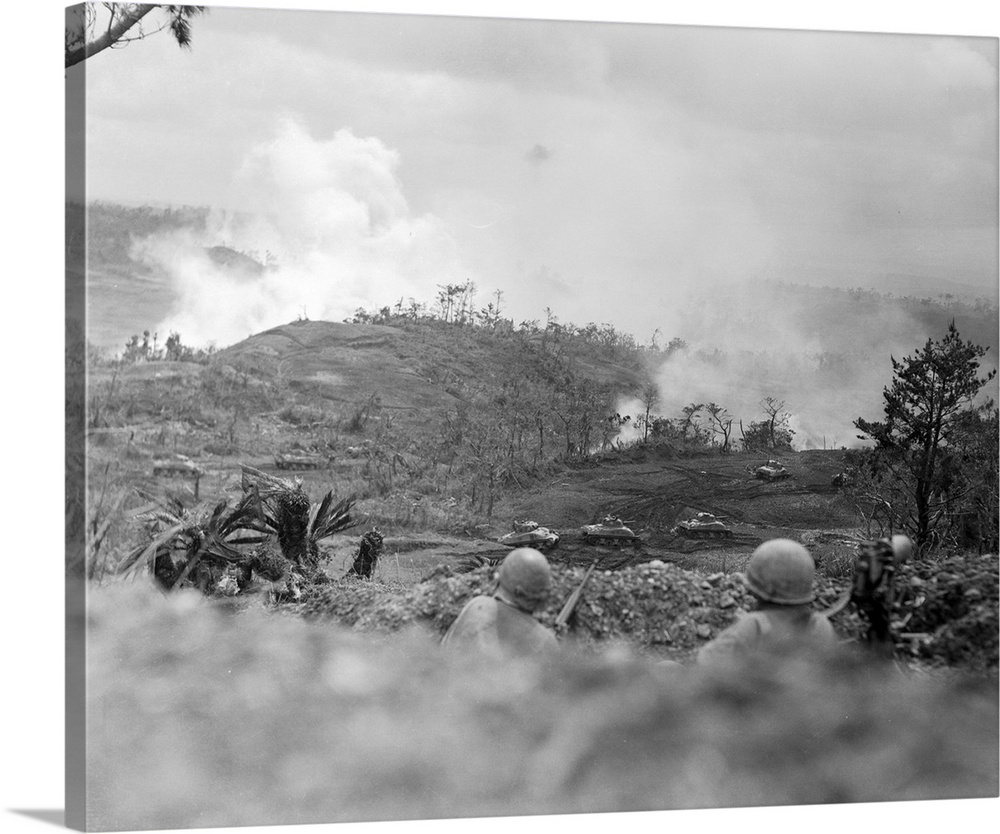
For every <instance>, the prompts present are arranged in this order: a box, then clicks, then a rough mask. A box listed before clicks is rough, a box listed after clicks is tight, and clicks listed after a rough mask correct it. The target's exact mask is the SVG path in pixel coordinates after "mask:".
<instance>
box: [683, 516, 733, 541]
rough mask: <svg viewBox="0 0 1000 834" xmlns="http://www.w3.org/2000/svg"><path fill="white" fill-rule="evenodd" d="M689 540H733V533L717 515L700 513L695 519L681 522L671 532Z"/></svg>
mask: <svg viewBox="0 0 1000 834" xmlns="http://www.w3.org/2000/svg"><path fill="white" fill-rule="evenodd" d="M670 532H671V533H673V534H674V535H677V536H684V538H687V539H731V538H732V537H733V531H732V530H730V529H729V527H727V526H726V525H725V524H724V523H723V522H722V521H721V520H720V519H719V517H718V516H717V515H713V514H712V513H698V514H697V515H696V516H694V518H689V519H687V520H685V521H681V522H679V523H678V524H677V526H676V527H674V528H673V529H672V530H671V531H670Z"/></svg>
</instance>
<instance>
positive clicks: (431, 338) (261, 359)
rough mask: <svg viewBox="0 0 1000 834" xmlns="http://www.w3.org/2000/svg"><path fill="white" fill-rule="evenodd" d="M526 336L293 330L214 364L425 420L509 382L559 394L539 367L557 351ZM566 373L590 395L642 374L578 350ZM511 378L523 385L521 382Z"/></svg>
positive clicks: (270, 334) (426, 327) (244, 345)
mask: <svg viewBox="0 0 1000 834" xmlns="http://www.w3.org/2000/svg"><path fill="white" fill-rule="evenodd" d="M551 345H552V343H551V340H550V343H549V346H548V347H547V348H543V347H542V344H541V339H540V338H538V337H537V336H534V337H528V336H525V337H517V336H513V335H512V336H510V337H508V338H503V337H497V336H494V335H493V334H490V333H487V332H485V331H482V330H481V329H476V328H472V327H462V326H457V325H447V324H444V323H443V322H426V323H423V324H417V323H413V324H410V325H409V326H388V325H381V324H345V323H341V322H324V321H297V322H290V323H289V324H284V325H281V326H280V327H275V328H272V329H270V330H266V331H264V332H263V333H258V334H256V335H254V336H251V337H250V338H249V339H246V340H244V341H242V342H240V343H238V344H236V345H232V346H231V347H229V348H226V349H225V350H222V351H220V352H219V353H218V354H217V355H216V356H215V357H214V360H213V361H214V362H215V363H224V364H230V365H236V366H243V367H250V368H254V369H256V373H257V374H258V375H261V376H267V377H273V378H280V379H281V380H282V382H283V383H284V384H287V385H288V386H289V387H290V388H291V389H292V390H293V391H295V392H296V393H297V394H298V395H299V396H301V397H303V398H304V399H309V400H311V401H315V402H317V403H322V402H324V401H325V402H327V403H329V404H330V405H331V406H334V405H336V404H344V403H360V402H362V401H364V400H365V399H366V398H368V397H370V396H371V395H376V396H378V398H379V400H380V402H381V406H382V407H383V408H387V409H391V410H395V411H402V412H409V413H410V414H411V417H413V418H414V419H417V420H420V421H426V419H427V417H428V416H429V415H428V412H430V411H434V410H441V409H448V408H454V407H455V406H456V405H458V404H459V403H461V402H463V401H466V400H468V399H469V398H470V397H472V396H473V395H474V393H475V392H476V391H478V390H480V389H486V388H495V387H502V386H503V385H505V384H507V383H511V384H516V383H517V382H518V381H523V382H524V383H525V384H528V383H532V382H533V383H534V384H535V385H537V386H539V387H541V388H542V389H545V388H546V387H547V386H551V387H552V388H553V389H555V388H556V387H557V385H556V383H557V382H558V380H556V379H554V378H553V374H554V373H557V372H558V371H556V370H555V369H554V368H553V367H551V366H549V365H548V363H547V362H546V356H547V355H551V354H552V353H554V352H555V349H553V348H552V346H551ZM560 351H561V355H562V356H563V357H564V359H565V362H566V367H569V366H572V368H573V373H575V374H576V375H577V376H578V377H579V378H580V379H582V380H587V381H588V382H589V383H592V384H593V385H595V386H606V387H607V388H608V389H609V390H610V391H614V392H616V393H632V392H634V391H637V390H638V389H639V388H641V386H642V385H643V384H645V383H646V382H648V380H649V375H648V374H647V373H646V371H645V369H644V368H643V366H642V365H641V364H640V363H638V362H637V360H636V358H635V357H634V356H633V357H632V358H631V361H628V359H627V358H626V361H621V360H615V359H614V358H613V357H611V356H603V355H602V352H601V351H599V350H586V349H585V346H584V345H581V344H576V345H568V344H567V343H564V345H563V346H562V347H561V348H560ZM519 374H521V375H523V379H520V380H519Z"/></svg>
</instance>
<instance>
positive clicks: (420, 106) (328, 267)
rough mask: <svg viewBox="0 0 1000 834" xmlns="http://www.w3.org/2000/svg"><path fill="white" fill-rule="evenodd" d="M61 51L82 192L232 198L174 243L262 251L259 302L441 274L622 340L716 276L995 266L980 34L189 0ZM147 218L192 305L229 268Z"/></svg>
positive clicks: (355, 302)
mask: <svg viewBox="0 0 1000 834" xmlns="http://www.w3.org/2000/svg"><path fill="white" fill-rule="evenodd" d="M313 5H319V6H320V7H322V6H324V5H325V6H326V7H327V8H329V7H330V6H331V4H322V3H320V4H313ZM85 66H86V72H87V91H88V117H89V121H88V126H87V130H88V133H87V137H88V143H89V144H88V186H89V197H91V198H104V199H113V200H123V201H130V202H170V203H178V204H190V205H210V206H213V207H216V208H219V209H230V210H240V211H246V212H252V213H254V214H256V215H257V216H258V217H259V218H260V219H259V221H257V222H255V223H253V224H250V225H248V224H247V223H245V222H243V223H234V222H233V220H232V218H231V217H229V218H228V219H227V218H226V217H223V216H221V215H220V217H219V221H218V222H219V225H218V226H217V227H216V228H215V229H214V230H213V234H214V235H215V238H216V239H215V240H207V241H198V243H202V242H206V243H215V242H222V241H223V240H225V242H227V243H230V244H231V245H234V246H237V247H238V248H242V249H257V250H258V251H261V252H263V251H264V250H265V249H267V250H270V251H272V252H273V253H275V255H276V256H277V258H278V262H279V263H280V264H281V265H282V268H283V270H282V273H281V275H280V280H278V281H275V282H273V284H274V285H272V286H261V287H258V288H257V290H259V291H258V292H257V293H256V295H255V296H254V299H253V303H254V306H255V309H256V310H257V312H258V313H260V314H263V315H264V317H265V319H266V317H267V316H268V315H273V316H276V320H275V321H271V322H269V323H270V324H276V323H280V322H282V321H287V320H288V319H289V318H290V317H294V316H293V315H289V311H295V310H301V309H303V308H306V309H307V310H308V312H309V314H310V315H311V317H313V318H321V317H332V318H342V317H343V316H344V315H346V314H348V313H350V312H351V311H353V309H354V308H355V307H357V306H366V307H373V306H381V305H383V304H390V303H392V302H394V301H395V300H396V299H398V298H400V297H415V298H416V299H417V300H418V301H432V300H433V297H434V295H435V293H436V291H437V286H438V285H440V284H444V283H450V282H460V281H464V280H469V279H471V280H473V281H475V283H476V285H477V286H478V288H479V290H480V297H481V300H482V302H483V303H485V302H486V301H487V300H488V299H489V296H490V294H492V293H494V292H495V291H496V290H502V291H503V293H504V298H505V300H504V306H505V307H506V308H507V311H508V312H510V313H511V314H512V315H514V316H515V317H516V318H518V319H524V318H541V319H544V317H545V313H544V309H545V308H546V307H550V308H551V309H552V310H553V312H554V313H555V314H556V315H557V316H559V318H560V320H563V321H573V322H576V323H578V324H584V323H586V322H588V321H595V322H598V323H600V322H605V321H609V322H611V323H613V324H615V325H616V326H619V327H622V328H624V329H626V330H629V331H631V332H633V333H634V334H635V335H636V337H637V338H638V339H639V340H640V341H645V340H648V338H649V335H650V334H651V333H652V332H653V330H654V329H657V328H659V329H660V330H661V332H662V333H665V334H668V335H669V334H671V333H672V332H674V331H675V330H676V329H677V327H678V326H679V323H680V317H679V316H678V315H677V314H676V310H677V308H678V305H679V303H680V301H681V300H682V299H683V298H684V297H685V294H687V293H689V292H690V291H692V290H699V289H703V288H704V287H706V286H715V285H716V282H720V283H721V285H722V286H725V285H727V284H732V283H737V282H742V281H745V280H753V279H755V278H761V277H763V278H775V279H780V280H784V281H790V282H799V283H815V284H823V283H826V284H830V285H836V286H859V285H860V286H885V287H887V288H889V289H891V290H892V291H894V292H897V293H900V292H902V291H904V290H905V287H906V286H907V284H906V282H912V284H913V286H914V287H915V288H916V290H917V291H918V292H925V291H926V289H927V282H929V281H931V280H938V281H947V282H955V283H957V284H961V285H965V286H966V287H968V288H970V289H971V290H972V291H973V292H977V293H981V294H982V295H985V296H987V297H989V298H995V297H996V294H997V235H998V219H997V198H998V193H997V180H998V172H997V41H996V39H995V38H991V37H954V36H928V35H889V34H858V33H844V32H818V31H811V32H810V31H794V32H789V31H777V30H773V29H771V30H768V29H756V30H754V29H739V28H725V27H722V26H714V27H697V26H666V25H655V24H645V25H643V24H634V23H586V22H584V23H581V22H554V21H540V20H523V19H522V20H510V19H507V20H505V19H484V18H465V19H463V18H456V17H447V16H438V15H436V16H402V15H397V14H363V13H339V12H331V11H313V12H309V11H288V10H281V11H269V10H266V9H260V8H256V9H245V8H244V9H234V8H224V7H213V8H212V9H211V12H210V14H208V15H207V16H204V17H201V18H198V19H196V20H195V21H194V48H193V49H192V50H190V51H183V50H180V49H179V48H178V47H177V45H176V44H175V43H174V42H172V40H171V39H170V38H169V37H167V36H165V35H163V34H161V35H158V36H156V37H155V38H150V39H149V40H146V41H144V42H141V43H137V44H133V45H130V46H128V47H127V48H125V49H122V50H116V51H108V52H105V53H103V54H101V55H98V56H96V57H94V58H92V59H90V60H89V61H88V62H87V63H86V65H85ZM72 71H73V70H71V72H72ZM187 243H190V241H188V242H187ZM158 244H159V245H158V246H154V247H152V248H148V249H147V251H146V252H145V255H144V256H145V257H147V259H149V260H150V261H151V262H154V261H155V262H157V263H158V264H159V265H161V266H164V267H167V268H169V269H172V270H174V271H175V272H177V273H178V276H179V277H178V283H179V284H183V285H184V286H186V287H187V288H188V291H189V292H190V293H192V294H191V295H189V296H188V300H187V307H188V308H189V309H188V310H187V313H188V318H187V319H185V318H184V317H183V316H181V317H180V318H176V319H175V320H174V321H176V322H177V323H178V326H181V325H186V327H187V329H186V330H182V332H191V329H192V328H197V327H198V325H197V323H196V322H195V321H194V320H193V319H192V318H191V317H192V316H193V315H195V314H194V313H192V312H191V309H193V308H196V307H202V306H203V305H204V304H205V303H206V302H209V301H211V300H212V298H218V297H220V295H221V296H222V297H224V296H225V293H226V292H229V291H230V290H231V289H232V287H229V286H225V285H224V284H220V285H219V287H221V289H219V291H218V292H215V293H208V295H207V297H206V295H205V294H201V295H199V294H198V288H199V287H201V286H202V285H204V284H205V283H206V282H207V281H209V279H206V278H205V277H204V274H203V273H204V269H205V267H204V266H203V265H201V264H198V263H191V262H188V263H187V265H186V267H185V266H179V265H178V264H177V263H176V262H175V259H174V258H173V257H172V255H171V253H174V254H176V253H177V252H178V251H179V249H180V248H182V247H183V246H184V245H185V243H184V242H180V241H160V242H158ZM185 269H186V273H184V271H185ZM181 273H184V274H181ZM185 275H186V277H185ZM899 276H906V277H905V278H903V279H902V280H903V282H904V283H903V284H902V285H901V284H900V283H899V281H900V278H899ZM219 280H222V279H219ZM893 280H895V281H896V283H895V284H893V283H891V281H893ZM887 281H888V282H890V283H886V282H887ZM942 286H944V285H942ZM203 288H204V287H203ZM951 288H952V287H951V286H950V285H948V286H946V287H945V289H951ZM206 292H207V289H206ZM178 315H179V316H180V315H181V313H180V312H178ZM262 323H268V322H266V321H263V320H260V319H254V320H253V321H252V322H251V326H250V329H251V330H252V329H255V328H258V325H260V324H262ZM233 326H234V328H236V329H237V330H238V334H237V335H238V336H239V337H242V336H244V335H247V333H246V332H243V331H244V330H245V329H246V328H242V326H240V325H239V324H238V323H234V325H233Z"/></svg>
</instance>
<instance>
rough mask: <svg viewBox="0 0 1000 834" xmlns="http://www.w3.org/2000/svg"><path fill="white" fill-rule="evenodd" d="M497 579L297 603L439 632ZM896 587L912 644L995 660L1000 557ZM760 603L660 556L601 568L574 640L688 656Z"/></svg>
mask: <svg viewBox="0 0 1000 834" xmlns="http://www.w3.org/2000/svg"><path fill="white" fill-rule="evenodd" d="M585 571H586V568H585V567H584V566H570V565H565V564H558V563H556V564H554V566H553V578H552V592H551V594H550V596H549V601H548V603H547V605H546V606H545V607H544V608H543V609H542V610H541V611H539V612H538V614H537V616H538V619H539V620H540V621H541V622H542V623H544V624H545V625H548V626H552V624H553V623H554V621H555V618H556V616H557V615H558V613H559V610H560V608H561V607H562V603H563V601H564V600H565V599H566V598H567V597H568V596H569V595H570V594H571V593H572V591H573V589H574V588H576V587H577V585H579V583H580V582H581V581H582V579H583V575H584V573H585ZM494 581H495V580H494V571H493V569H491V568H489V567H482V568H478V569H476V570H474V571H472V572H470V573H455V572H454V571H453V570H452V569H451V568H449V567H448V566H446V565H442V566H441V567H439V568H438V569H436V570H435V571H434V572H433V573H432V574H431V575H429V576H427V577H425V578H424V579H423V580H422V581H421V582H418V583H417V584H416V585H413V586H406V585H402V584H398V585H395V586H393V585H383V584H381V583H372V582H358V581H349V580H344V581H340V582H332V583H328V584H324V585H320V586H310V587H307V588H305V589H303V595H302V598H301V599H300V600H299V601H298V602H296V603H295V604H294V605H291V606H289V608H290V609H291V610H293V611H294V612H296V613H299V614H301V615H303V616H306V617H309V618H323V619H330V620H334V621H337V622H339V623H341V624H343V625H347V626H350V627H352V628H355V629H358V630H362V631H372V632H378V633H390V632H393V631H397V630H399V629H401V628H404V627H407V626H420V627H423V628H427V629H429V630H430V631H431V632H432V633H434V634H436V635H438V636H440V635H442V634H443V633H444V632H445V631H446V630H447V628H448V626H449V625H450V624H451V622H452V621H453V620H454V619H455V617H457V616H458V613H459V611H461V609H462V606H464V605H465V603H466V602H468V600H469V599H471V598H472V597H473V596H475V595H476V594H480V593H486V592H489V591H490V590H491V589H492V588H493V587H494ZM846 587H847V585H846V582H845V581H844V580H833V579H829V578H826V577H820V578H819V579H818V580H817V598H816V601H815V603H814V607H815V608H816V610H823V609H825V608H828V607H829V606H831V605H832V604H833V603H834V601H835V600H836V599H837V597H838V596H839V595H840V594H841V593H842V592H843V590H844V589H845V588H846ZM897 587H898V588H900V589H901V593H900V607H899V610H898V612H897V615H898V616H897V622H901V624H902V625H903V627H904V630H905V633H907V634H910V633H919V634H920V636H919V637H917V638H913V639H907V641H906V642H905V643H904V645H903V646H902V647H901V648H902V650H903V651H904V652H908V653H909V654H910V656H911V657H912V658H914V659H920V660H922V661H923V662H928V663H931V664H950V663H959V662H961V663H963V664H964V665H967V666H969V667H971V668H974V669H996V668H997V665H998V646H997V636H996V630H997V621H998V620H997V609H998V604H997V557H996V556H986V557H980V558H978V559H976V558H973V557H969V558H966V559H953V560H949V561H947V562H944V563H937V564H935V563H922V562H921V563H915V564H913V565H908V566H904V568H903V569H902V570H901V571H900V574H899V578H898V585H897ZM753 604H754V603H753V598H752V597H751V595H750V594H749V592H748V591H747V590H746V587H745V585H744V583H743V579H742V575H741V574H738V573H730V574H725V573H713V574H708V575H705V574H703V573H700V572H698V571H692V570H685V569H683V568H680V567H677V566H676V565H672V564H669V563H664V562H661V561H659V560H654V561H652V562H646V563H644V564H640V565H633V566H628V567H623V568H621V569H620V570H596V571H595V572H594V573H593V574H592V576H591V578H590V580H589V581H588V583H587V585H586V587H585V590H584V594H583V599H582V600H581V603H580V605H579V606H578V608H577V612H576V623H575V628H574V630H573V631H572V633H571V634H570V635H567V639H570V640H572V641H573V642H574V643H575V644H576V645H578V646H581V647H588V648H591V649H593V648H599V647H601V646H603V645H608V644H611V643H627V644H628V645H630V646H631V647H633V648H634V649H635V650H636V651H639V652H641V653H645V654H648V655H651V656H655V657H663V658H669V659H674V660H679V661H688V660H690V659H691V658H692V656H693V655H694V654H695V653H696V652H697V650H698V649H699V648H700V647H701V646H702V645H704V644H705V643H706V642H707V641H708V640H711V639H712V638H713V637H715V636H716V635H717V634H718V633H719V632H720V631H722V630H723V629H725V628H726V627H728V626H729V625H730V624H731V623H732V622H733V621H734V620H735V618H736V617H737V616H738V615H739V614H741V613H744V612H746V611H749V610H751V609H752V608H753ZM833 624H834V627H835V629H836V630H837V632H838V633H839V634H840V636H841V637H842V638H844V639H849V640H856V639H859V638H860V637H861V635H862V634H863V632H864V623H863V622H862V621H861V620H860V618H859V617H858V615H857V614H856V613H855V612H854V611H853V610H852V609H848V610H846V611H844V612H843V613H841V614H839V615H838V616H836V617H835V618H834V620H833ZM991 629H992V631H991Z"/></svg>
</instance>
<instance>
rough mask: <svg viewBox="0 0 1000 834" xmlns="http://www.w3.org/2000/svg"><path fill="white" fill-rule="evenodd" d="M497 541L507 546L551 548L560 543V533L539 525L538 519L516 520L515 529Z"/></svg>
mask: <svg viewBox="0 0 1000 834" xmlns="http://www.w3.org/2000/svg"><path fill="white" fill-rule="evenodd" d="M497 541H499V542H500V544H502V545H506V546H507V547H534V548H537V549H538V550H550V549H551V548H553V547H555V546H556V545H557V544H559V534H558V533H557V532H556V531H555V530H550V529H549V528H548V527H539V526H538V522H537V521H515V522H514V529H513V531H511V532H510V533H507V534H506V535H504V536H501V537H500V538H499V539H498V540H497Z"/></svg>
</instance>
